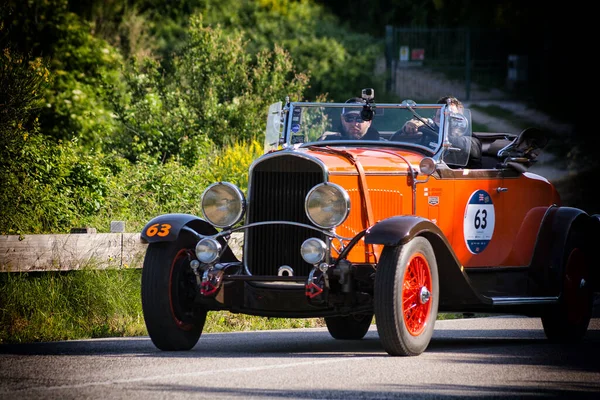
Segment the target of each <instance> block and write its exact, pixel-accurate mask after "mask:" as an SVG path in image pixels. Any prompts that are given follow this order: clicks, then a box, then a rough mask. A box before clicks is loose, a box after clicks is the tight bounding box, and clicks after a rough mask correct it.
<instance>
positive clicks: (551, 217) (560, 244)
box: [530, 207, 600, 295]
mask: <svg viewBox="0 0 600 400" xmlns="http://www.w3.org/2000/svg"><path fill="white" fill-rule="evenodd" d="M571 232H578V233H580V236H581V237H583V238H584V240H583V241H582V243H581V246H582V247H583V249H584V250H585V252H586V256H587V259H588V260H589V262H590V263H591V265H590V271H591V273H592V277H593V278H592V280H593V281H594V284H595V287H596V290H598V279H599V274H600V273H599V272H598V269H599V268H598V267H600V265H599V263H598V261H597V259H598V250H597V249H596V248H595V247H597V246H598V244H597V243H595V241H596V239H595V238H597V237H598V233H599V232H600V216H599V215H592V216H590V215H589V214H587V213H586V212H585V211H582V210H580V209H578V208H572V207H553V208H550V209H549V210H548V213H547V214H546V216H545V217H544V220H543V222H542V225H541V227H540V231H539V233H538V238H537V242H536V245H535V252H534V255H533V258H532V260H531V268H530V278H531V279H530V282H531V283H532V285H533V286H532V287H531V288H530V293H531V294H532V295H558V294H559V293H560V291H561V288H562V279H563V274H564V271H563V269H564V266H565V263H566V257H568V254H567V253H566V252H567V241H568V240H569V235H570V234H571Z"/></svg>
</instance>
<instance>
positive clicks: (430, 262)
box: [374, 237, 439, 356]
mask: <svg viewBox="0 0 600 400" xmlns="http://www.w3.org/2000/svg"><path fill="white" fill-rule="evenodd" d="M423 288H427V292H429V294H430V296H429V298H427V296H426V295H427V293H426V292H425V291H424V289H423ZM438 303H439V279H438V269H437V262H436V259H435V253H434V252H433V248H432V247H431V244H430V243H429V241H428V240H427V239H425V238H423V237H415V238H414V239H412V240H411V241H410V242H408V243H407V244H405V245H403V246H398V247H389V246H386V247H385V248H384V249H383V253H382V255H381V260H380V261H379V265H378V266H377V274H376V276H375V303H374V306H375V321H376V324H377V332H378V333H379V339H380V340H381V344H382V346H383V348H384V350H385V351H386V352H387V353H388V354H390V355H392V356H417V355H419V354H421V353H422V352H423V351H425V349H426V348H427V346H428V345H429V342H430V341H431V336H432V335H433V328H434V325H435V321H436V319H437V312H438ZM407 306H408V307H407Z"/></svg>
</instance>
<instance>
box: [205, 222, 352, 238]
mask: <svg viewBox="0 0 600 400" xmlns="http://www.w3.org/2000/svg"><path fill="white" fill-rule="evenodd" d="M277 224H280V225H294V226H299V227H302V228H308V229H312V230H313V231H317V232H320V233H322V234H323V235H325V236H328V237H331V238H334V239H337V240H340V241H342V240H352V238H349V237H344V236H340V235H336V234H335V233H334V232H332V231H330V230H325V229H321V228H317V227H315V226H312V225H307V224H301V223H300V222H293V221H261V222H254V223H252V224H248V225H243V226H239V227H237V228H232V229H229V230H227V231H221V232H219V233H216V234H214V235H207V236H204V235H200V236H201V237H202V238H213V239H217V238H220V237H225V236H229V235H231V234H232V233H233V232H237V231H245V230H246V229H248V228H253V227H255V226H261V225H277Z"/></svg>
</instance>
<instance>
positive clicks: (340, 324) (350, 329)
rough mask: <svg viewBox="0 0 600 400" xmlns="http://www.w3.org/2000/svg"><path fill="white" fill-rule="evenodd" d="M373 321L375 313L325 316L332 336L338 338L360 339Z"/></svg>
mask: <svg viewBox="0 0 600 400" xmlns="http://www.w3.org/2000/svg"><path fill="white" fill-rule="evenodd" d="M371 322H373V314H353V315H347V316H345V317H325V324H327V330H328V331H329V333H330V334H331V337H333V338H334V339H337V340H360V339H362V338H364V337H365V335H366V334H367V332H368V331H369V327H370V326H371Z"/></svg>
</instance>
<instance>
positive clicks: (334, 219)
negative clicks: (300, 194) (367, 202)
mask: <svg viewBox="0 0 600 400" xmlns="http://www.w3.org/2000/svg"><path fill="white" fill-rule="evenodd" d="M304 209H305V211H306V215H308V219H310V221H311V222H312V223H313V224H315V225H316V226H318V227H320V228H326V229H329V228H333V227H336V226H338V225H341V224H342V223H343V222H344V221H345V220H346V218H347V217H348V214H349V213H350V196H348V193H347V192H346V191H345V190H344V188H342V187H341V186H339V185H336V184H335V183H329V182H325V183H321V184H318V185H317V186H315V187H313V188H312V189H311V190H310V192H308V194H307V195H306V200H305V201H304Z"/></svg>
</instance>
